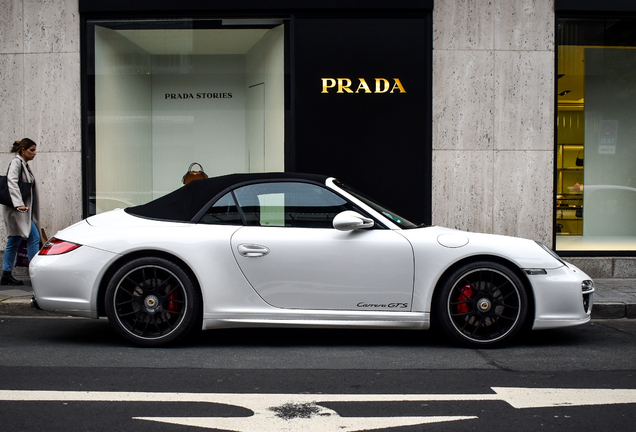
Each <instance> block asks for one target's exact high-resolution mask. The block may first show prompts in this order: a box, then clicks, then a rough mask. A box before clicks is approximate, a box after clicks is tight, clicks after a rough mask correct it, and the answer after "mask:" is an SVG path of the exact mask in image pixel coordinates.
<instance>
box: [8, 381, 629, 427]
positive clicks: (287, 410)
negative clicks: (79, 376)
mask: <svg viewBox="0 0 636 432" xmlns="http://www.w3.org/2000/svg"><path fill="white" fill-rule="evenodd" d="M492 390H493V391H494V392H495V393H493V394H428V395H418V394H375V395H368V394H367V395H356V394H344V395H333V394H267V393H263V394H256V393H151V392H76V391H31V390H27V391H22V390H0V401H31V402H34V401H47V402H51V401H63V402H68V401H81V402H203V403H216V404H225V405H234V406H239V407H243V408H246V409H248V410H251V411H252V412H253V413H254V415H252V416H250V417H134V418H135V419H137V420H146V421H155V422H162V423H171V424H179V425H186V426H197V427H206V428H216V429H224V430H229V431H236V432H252V431H259V432H269V431H272V432H275V431H292V430H293V431H296V430H299V429H301V428H302V429H303V430H306V431H308V432H311V431H320V432H331V431H334V432H335V431H348V432H349V431H351V432H353V431H362V430H369V429H381V428H388V427H398V426H410V425H420V424H427V423H439V422H448V421H458V420H469V419H476V418H477V417H475V416H449V417H426V416H417V417H340V416H339V415H338V413H337V412H335V411H333V410H331V409H328V408H326V407H323V406H321V405H320V403H325V402H430V401H504V402H507V403H508V404H510V405H511V406H512V407H514V408H517V409H523V408H549V407H558V406H584V405H608V404H632V403H636V390H633V389H611V390H610V389H557V388H547V389H541V388H539V389H536V388H519V387H493V388H492ZM281 413H283V414H285V415H281Z"/></svg>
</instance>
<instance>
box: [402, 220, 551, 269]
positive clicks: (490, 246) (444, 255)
mask: <svg viewBox="0 0 636 432" xmlns="http://www.w3.org/2000/svg"><path fill="white" fill-rule="evenodd" d="M400 233H401V234H402V235H403V236H404V237H405V238H406V239H407V240H409V242H411V244H412V245H413V249H414V251H415V253H416V255H419V254H420V253H421V254H425V255H423V256H429V257H434V258H432V259H433V260H435V259H441V260H442V262H452V261H459V260H462V259H464V258H469V257H473V256H480V255H488V256H495V257H499V258H502V259H506V260H509V261H512V262H514V263H515V264H516V265H517V266H518V267H520V268H543V269H556V268H559V267H563V265H564V264H563V263H562V262H561V261H558V260H557V259H556V258H554V257H553V256H552V255H550V254H549V253H548V252H546V251H545V250H544V249H543V248H542V247H541V246H540V245H539V244H538V243H537V242H535V241H533V240H529V239H524V238H519V237H509V236H503V235H497V234H483V233H472V232H467V231H460V230H455V229H451V228H444V227H438V226H432V227H426V228H417V229H411V230H404V231H400ZM430 260H431V258H429V260H428V261H430ZM440 264H441V262H440Z"/></svg>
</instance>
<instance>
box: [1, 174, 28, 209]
mask: <svg viewBox="0 0 636 432" xmlns="http://www.w3.org/2000/svg"><path fill="white" fill-rule="evenodd" d="M7 174H9V167H7ZM31 186H32V184H31V183H29V182H25V181H23V180H22V164H21V163H20V175H19V176H18V187H19V188H20V194H21V195H22V201H23V202H26V201H27V200H28V199H29V197H30V196H31ZM0 204H2V205H6V206H9V207H14V205H13V200H11V193H9V184H8V179H7V176H6V175H3V176H0Z"/></svg>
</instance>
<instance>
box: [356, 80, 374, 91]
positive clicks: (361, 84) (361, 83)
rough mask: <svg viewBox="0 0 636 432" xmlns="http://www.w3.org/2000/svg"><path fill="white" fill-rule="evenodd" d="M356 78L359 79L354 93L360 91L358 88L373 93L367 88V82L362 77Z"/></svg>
mask: <svg viewBox="0 0 636 432" xmlns="http://www.w3.org/2000/svg"><path fill="white" fill-rule="evenodd" d="M358 79H359V80H360V85H359V86H358V88H357V89H356V93H360V89H362V90H364V92H365V93H373V92H372V91H371V89H370V88H369V85H368V84H367V82H366V81H365V80H364V78H358Z"/></svg>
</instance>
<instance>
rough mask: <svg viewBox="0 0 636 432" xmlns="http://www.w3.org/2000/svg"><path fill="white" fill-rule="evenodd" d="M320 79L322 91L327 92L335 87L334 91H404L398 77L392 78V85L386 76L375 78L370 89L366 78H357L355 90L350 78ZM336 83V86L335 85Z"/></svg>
mask: <svg viewBox="0 0 636 432" xmlns="http://www.w3.org/2000/svg"><path fill="white" fill-rule="evenodd" d="M320 80H321V81H322V93H329V91H330V89H333V88H335V89H336V93H380V94H382V93H406V89H405V88H404V85H403V84H402V81H400V79H399V78H393V85H391V82H390V81H389V80H388V79H386V78H375V88H374V89H373V90H371V87H369V84H368V83H367V80H366V79H364V78H358V86H357V87H356V89H355V91H354V90H353V89H352V88H351V87H352V85H353V81H352V80H351V79H350V78H320ZM336 85H337V87H336Z"/></svg>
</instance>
